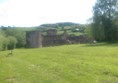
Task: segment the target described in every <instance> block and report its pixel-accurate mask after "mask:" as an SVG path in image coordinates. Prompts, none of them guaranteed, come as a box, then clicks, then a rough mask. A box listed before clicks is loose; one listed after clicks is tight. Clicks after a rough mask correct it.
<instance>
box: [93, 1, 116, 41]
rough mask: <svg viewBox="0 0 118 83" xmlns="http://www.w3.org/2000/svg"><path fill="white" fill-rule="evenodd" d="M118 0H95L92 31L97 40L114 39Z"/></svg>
mask: <svg viewBox="0 0 118 83" xmlns="http://www.w3.org/2000/svg"><path fill="white" fill-rule="evenodd" d="M117 13H118V0H97V2H96V4H95V6H94V7H93V15H94V16H93V23H92V26H93V28H92V32H93V35H94V37H95V38H96V39H97V40H99V41H116V40H117V36H116V34H117V33H118V32H117V26H116V25H115V20H116V18H117V17H118V15H117Z"/></svg>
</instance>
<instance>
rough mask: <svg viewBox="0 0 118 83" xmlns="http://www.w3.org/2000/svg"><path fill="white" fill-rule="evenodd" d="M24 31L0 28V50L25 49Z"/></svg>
mask: <svg viewBox="0 0 118 83" xmlns="http://www.w3.org/2000/svg"><path fill="white" fill-rule="evenodd" d="M25 44H26V38H25V30H24V29H22V28H14V27H3V26H2V27H1V28H0V50H11V49H14V48H15V47H16V48H22V47H25Z"/></svg>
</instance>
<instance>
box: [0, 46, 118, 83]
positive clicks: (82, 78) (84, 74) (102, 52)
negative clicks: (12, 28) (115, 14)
mask: <svg viewBox="0 0 118 83" xmlns="http://www.w3.org/2000/svg"><path fill="white" fill-rule="evenodd" d="M7 53H8V51H3V52H0V83H118V45H117V44H111V45H109V44H97V45H84V44H82V45H64V46H57V47H47V48H38V49H16V50H14V56H9V57H6V55H7Z"/></svg>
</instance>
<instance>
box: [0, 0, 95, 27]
mask: <svg viewBox="0 0 118 83" xmlns="http://www.w3.org/2000/svg"><path fill="white" fill-rule="evenodd" d="M95 1H96V0H0V25H3V26H24V27H27V26H38V25H40V24H44V23H56V22H75V23H81V24H84V23H87V20H88V19H89V18H90V17H92V6H93V5H94V4H95Z"/></svg>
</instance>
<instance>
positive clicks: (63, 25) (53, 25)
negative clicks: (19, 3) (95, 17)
mask: <svg viewBox="0 0 118 83" xmlns="http://www.w3.org/2000/svg"><path fill="white" fill-rule="evenodd" d="M75 25H79V24H77V23H72V22H61V23H54V24H42V25H40V27H53V28H57V27H65V26H75Z"/></svg>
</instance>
